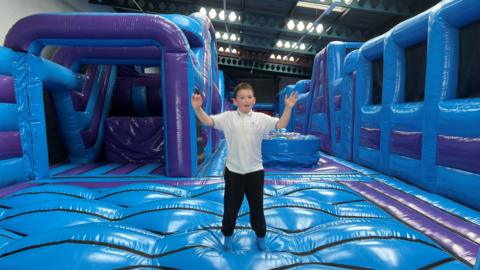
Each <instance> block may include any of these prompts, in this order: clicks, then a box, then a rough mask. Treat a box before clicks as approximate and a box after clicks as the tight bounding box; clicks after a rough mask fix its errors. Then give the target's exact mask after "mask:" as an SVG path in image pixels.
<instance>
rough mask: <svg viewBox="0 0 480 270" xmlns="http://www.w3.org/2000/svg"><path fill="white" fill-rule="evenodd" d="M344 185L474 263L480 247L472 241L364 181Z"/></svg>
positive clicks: (457, 255) (458, 255)
mask: <svg viewBox="0 0 480 270" xmlns="http://www.w3.org/2000/svg"><path fill="white" fill-rule="evenodd" d="M342 183H343V184H344V185H346V186H348V187H350V188H351V189H353V190H355V191H357V192H359V193H360V194H361V195H362V196H364V197H366V198H368V199H369V200H370V201H372V202H374V203H375V204H376V205H379V206H380V207H382V208H383V209H385V210H386V211H388V212H390V213H391V214H392V215H393V216H395V217H397V218H399V219H401V220H402V221H403V222H405V223H406V224H408V225H410V226H412V227H413V228H415V229H416V230H418V231H421V232H423V233H424V234H426V235H427V236H429V237H430V238H431V239H433V240H434V241H436V242H437V243H439V244H440V245H441V246H443V247H444V248H445V249H447V250H448V251H449V252H450V253H453V254H455V255H456V257H458V258H461V259H462V260H463V261H465V262H467V263H469V264H471V265H473V264H474V263H475V256H476V254H477V250H478V247H477V245H476V244H475V243H473V242H472V241H470V240H468V239H466V238H464V237H462V236H461V235H459V234H457V233H455V232H453V231H451V230H450V229H448V228H446V227H444V226H443V225H441V224H439V223H437V222H433V221H432V220H431V219H430V218H428V217H426V216H425V215H423V214H422V213H420V212H417V211H415V210H413V209H411V208H409V207H408V206H407V205H404V204H403V203H400V202H398V201H396V200H394V199H391V198H389V197H388V196H386V195H384V194H382V193H381V192H378V191H376V190H374V189H371V188H369V187H368V186H366V185H365V184H364V183H362V182H354V181H352V182H342Z"/></svg>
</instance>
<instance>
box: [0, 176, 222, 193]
mask: <svg viewBox="0 0 480 270" xmlns="http://www.w3.org/2000/svg"><path fill="white" fill-rule="evenodd" d="M138 183H139V182H138V180H137V181H108V182H107V181H105V182H93V181H78V182H77V181H75V182H74V181H65V182H55V183H51V184H52V185H72V186H80V187H85V188H114V187H119V186H125V185H130V184H138ZM142 183H155V184H162V185H169V186H204V185H209V184H218V183H223V179H208V180H192V179H182V180H142ZM0 192H1V190H0ZM0 194H1V193H0Z"/></svg>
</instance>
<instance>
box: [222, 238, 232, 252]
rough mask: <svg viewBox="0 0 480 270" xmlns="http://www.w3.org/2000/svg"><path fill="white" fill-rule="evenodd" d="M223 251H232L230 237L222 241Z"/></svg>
mask: <svg viewBox="0 0 480 270" xmlns="http://www.w3.org/2000/svg"><path fill="white" fill-rule="evenodd" d="M223 250H224V251H232V237H231V236H225V238H224V240H223Z"/></svg>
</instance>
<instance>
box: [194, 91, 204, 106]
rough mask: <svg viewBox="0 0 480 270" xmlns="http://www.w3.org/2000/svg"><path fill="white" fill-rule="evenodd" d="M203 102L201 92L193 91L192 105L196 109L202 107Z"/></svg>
mask: <svg viewBox="0 0 480 270" xmlns="http://www.w3.org/2000/svg"><path fill="white" fill-rule="evenodd" d="M202 104H203V97H202V95H201V94H196V93H193V95H192V107H193V108H194V109H198V108H201V107H202Z"/></svg>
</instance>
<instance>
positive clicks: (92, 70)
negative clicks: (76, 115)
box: [70, 65, 98, 112]
mask: <svg viewBox="0 0 480 270" xmlns="http://www.w3.org/2000/svg"><path fill="white" fill-rule="evenodd" d="M97 70H98V66H97V65H89V66H88V67H87V71H86V72H85V82H84V83H83V87H82V90H81V91H80V92H79V91H71V92H70V95H71V96H72V103H73V108H74V109H75V111H82V112H83V111H85V108H86V107H87V104H88V99H89V98H90V92H91V91H92V85H93V82H94V81H95V75H96V74H97Z"/></svg>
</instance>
